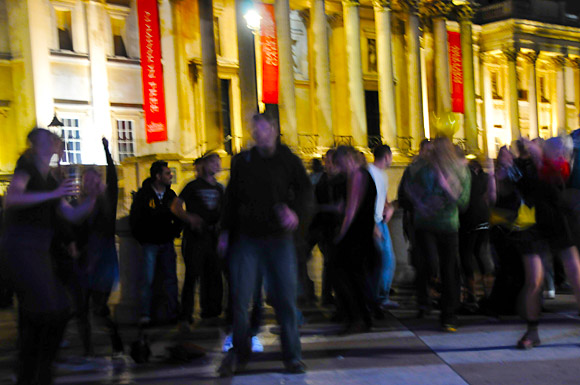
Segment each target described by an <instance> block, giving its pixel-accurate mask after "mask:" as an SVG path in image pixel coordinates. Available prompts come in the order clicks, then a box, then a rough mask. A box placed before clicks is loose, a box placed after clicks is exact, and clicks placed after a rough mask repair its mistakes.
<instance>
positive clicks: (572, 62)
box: [568, 57, 580, 70]
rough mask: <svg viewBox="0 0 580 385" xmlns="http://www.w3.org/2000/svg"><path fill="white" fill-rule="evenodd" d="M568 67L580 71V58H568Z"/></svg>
mask: <svg viewBox="0 0 580 385" xmlns="http://www.w3.org/2000/svg"><path fill="white" fill-rule="evenodd" d="M568 66H570V67H572V68H574V69H577V70H578V69H580V58H577V57H576V58H568Z"/></svg>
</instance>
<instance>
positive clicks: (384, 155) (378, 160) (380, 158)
mask: <svg viewBox="0 0 580 385" xmlns="http://www.w3.org/2000/svg"><path fill="white" fill-rule="evenodd" d="M373 155H374V157H375V162H374V164H375V165H376V166H377V167H378V168H380V169H385V168H387V167H390V166H391V163H392V162H393V153H392V152H391V148H390V147H389V146H387V145H386V144H381V145H379V146H377V147H375V149H374V150H373Z"/></svg>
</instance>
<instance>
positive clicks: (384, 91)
mask: <svg viewBox="0 0 580 385" xmlns="http://www.w3.org/2000/svg"><path fill="white" fill-rule="evenodd" d="M373 5H374V10H375V26H376V27H375V28H376V31H377V56H378V57H377V63H378V71H379V109H380V115H381V136H382V137H383V140H384V141H386V143H387V144H388V145H390V146H391V147H397V116H396V113H395V84H394V82H393V79H394V74H393V60H392V55H393V44H392V29H391V1H390V0H375V1H374V2H373Z"/></svg>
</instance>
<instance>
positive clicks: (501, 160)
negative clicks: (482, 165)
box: [497, 146, 514, 168]
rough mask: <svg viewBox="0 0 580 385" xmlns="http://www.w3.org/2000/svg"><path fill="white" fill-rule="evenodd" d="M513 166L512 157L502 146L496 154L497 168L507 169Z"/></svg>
mask: <svg viewBox="0 0 580 385" xmlns="http://www.w3.org/2000/svg"><path fill="white" fill-rule="evenodd" d="M513 164H514V156H513V154H512V153H511V152H510V150H508V148H507V147H506V146H502V147H501V148H500V149H499V152H498V153H497V165H498V167H503V168H509V167H512V166H513Z"/></svg>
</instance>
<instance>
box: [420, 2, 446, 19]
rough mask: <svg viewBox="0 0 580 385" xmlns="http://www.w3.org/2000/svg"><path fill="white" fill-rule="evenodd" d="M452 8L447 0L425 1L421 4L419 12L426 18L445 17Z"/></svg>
mask: <svg viewBox="0 0 580 385" xmlns="http://www.w3.org/2000/svg"><path fill="white" fill-rule="evenodd" d="M452 8H453V6H452V3H451V2H450V1H448V0H427V1H423V2H422V3H421V5H420V7H419V12H420V13H421V14H422V15H426V16H428V17H446V16H447V15H448V14H449V13H450V12H451V10H452Z"/></svg>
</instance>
